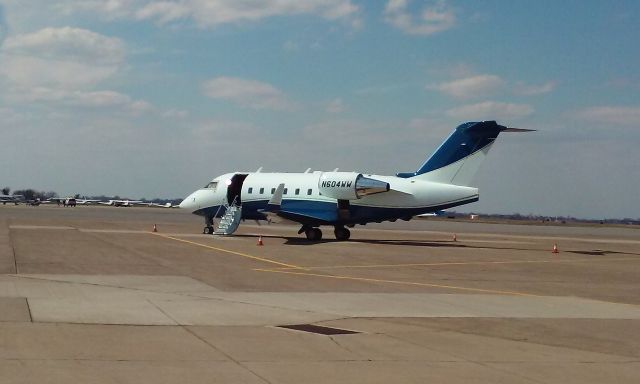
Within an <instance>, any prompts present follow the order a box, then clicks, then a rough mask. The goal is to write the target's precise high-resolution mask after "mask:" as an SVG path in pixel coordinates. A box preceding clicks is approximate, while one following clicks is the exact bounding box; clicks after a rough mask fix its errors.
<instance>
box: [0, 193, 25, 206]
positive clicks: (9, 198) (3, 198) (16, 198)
mask: <svg viewBox="0 0 640 384" xmlns="http://www.w3.org/2000/svg"><path fill="white" fill-rule="evenodd" d="M22 202H24V196H22V195H0V203H2V205H7V203H13V204H15V205H18V204H19V203H22Z"/></svg>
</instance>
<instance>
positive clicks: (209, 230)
mask: <svg viewBox="0 0 640 384" xmlns="http://www.w3.org/2000/svg"><path fill="white" fill-rule="evenodd" d="M202 233H203V234H205V235H213V227H204V228H203V229H202Z"/></svg>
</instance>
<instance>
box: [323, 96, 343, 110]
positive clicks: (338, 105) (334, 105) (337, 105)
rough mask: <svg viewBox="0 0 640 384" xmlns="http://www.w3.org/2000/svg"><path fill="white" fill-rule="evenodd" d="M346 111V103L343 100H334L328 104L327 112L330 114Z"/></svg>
mask: <svg viewBox="0 0 640 384" xmlns="http://www.w3.org/2000/svg"><path fill="white" fill-rule="evenodd" d="M345 109H346V106H345V105H344V102H343V101H342V99H341V98H337V99H333V100H331V101H330V102H329V103H328V104H327V108H326V110H327V112H329V113H342V112H344V110H345Z"/></svg>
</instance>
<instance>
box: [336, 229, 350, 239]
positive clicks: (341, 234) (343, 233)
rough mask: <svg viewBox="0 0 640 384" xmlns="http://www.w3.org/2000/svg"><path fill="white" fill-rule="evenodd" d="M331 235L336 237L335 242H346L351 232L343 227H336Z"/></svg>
mask: <svg viewBox="0 0 640 384" xmlns="http://www.w3.org/2000/svg"><path fill="white" fill-rule="evenodd" d="M333 233H334V234H335V235H336V240H338V241H346V240H349V237H351V231H349V230H348V229H347V228H345V227H336V228H335V230H334V231H333Z"/></svg>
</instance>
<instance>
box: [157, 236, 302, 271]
mask: <svg viewBox="0 0 640 384" xmlns="http://www.w3.org/2000/svg"><path fill="white" fill-rule="evenodd" d="M150 233H151V234H153V235H156V236H160V237H162V238H165V239H171V240H175V241H180V242H182V243H187V244H191V245H195V246H198V247H202V248H207V249H212V250H214V251H219V252H225V253H230V254H232V255H237V256H242V257H246V258H248V259H252V260H257V261H261V262H263V263H269V264H275V265H279V266H280V267H284V268H287V269H304V268H302V267H299V266H297V265H293V264H286V263H281V262H279V261H275V260H271V259H267V258H264V257H258V256H252V255H249V254H246V253H242V252H237V251H231V250H229V249H224V248H218V247H213V246H211V245H206V244H201V243H196V242H195V241H190V240H184V239H180V238H177V237H173V236H168V235H161V234H159V233H155V232H150Z"/></svg>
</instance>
